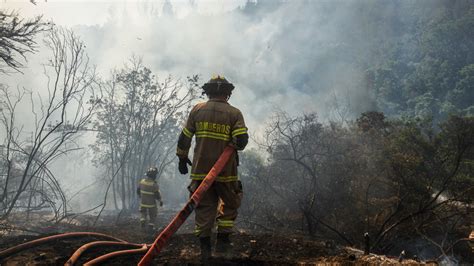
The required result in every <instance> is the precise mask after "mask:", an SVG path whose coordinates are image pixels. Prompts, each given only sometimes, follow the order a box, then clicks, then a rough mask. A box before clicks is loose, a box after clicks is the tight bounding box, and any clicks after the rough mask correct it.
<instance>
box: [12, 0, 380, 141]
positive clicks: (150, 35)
mask: <svg viewBox="0 0 474 266" xmlns="http://www.w3.org/2000/svg"><path fill="white" fill-rule="evenodd" d="M47 4H48V3H42V6H43V8H44V6H46V7H48V6H47ZM59 4H61V5H59ZM59 4H58V3H54V2H51V4H50V5H51V9H53V11H49V12H50V13H51V14H53V15H51V16H50V17H46V18H48V19H49V18H51V19H53V22H54V18H55V17H57V18H58V20H59V21H60V22H61V23H62V24H67V23H66V22H67V21H68V20H67V19H66V18H65V14H63V13H64V12H65V13H68V12H69V13H71V14H72V12H74V10H73V9H72V8H75V9H76V10H78V12H79V10H81V8H84V7H86V8H88V9H90V10H94V8H95V7H97V9H99V10H102V13H100V12H98V11H97V10H96V11H91V13H90V17H89V16H88V15H87V13H84V12H82V14H83V19H82V20H81V19H80V18H78V16H77V14H75V15H74V16H73V15H71V21H70V23H71V24H68V25H66V26H68V27H71V28H72V29H73V30H74V31H75V32H76V33H77V34H78V35H79V36H80V37H81V38H82V40H83V41H84V42H85V44H86V46H87V52H88V54H89V57H90V59H91V61H92V63H94V64H95V65H97V67H98V69H99V71H100V73H101V74H102V75H103V76H104V77H105V78H107V75H108V74H109V73H110V71H111V70H112V69H114V68H120V67H122V66H123V64H124V63H125V62H127V61H128V60H129V59H130V58H131V57H132V56H138V57H141V58H142V59H143V62H144V64H145V65H146V66H148V67H149V68H151V69H152V70H153V71H154V72H155V73H158V77H161V78H163V77H165V76H167V75H172V76H174V77H177V78H183V79H184V78H185V77H186V76H190V75H194V74H198V75H200V77H201V82H204V81H206V80H207V79H209V77H210V76H211V75H213V74H222V75H224V76H225V77H227V78H228V79H229V80H230V81H231V82H233V83H234V84H235V87H236V89H235V91H234V94H233V96H232V98H231V101H230V102H231V104H233V105H235V106H236V107H238V108H240V109H241V110H242V112H243V113H244V116H245V118H246V120H247V122H248V124H249V128H250V130H251V132H252V131H253V132H257V131H261V130H262V129H263V126H264V124H265V121H266V120H267V118H268V117H269V116H270V115H271V113H272V112H274V111H275V110H282V111H286V112H289V113H290V114H292V115H298V114H301V113H308V112H317V113H318V115H319V116H320V117H321V118H322V119H323V120H325V119H331V118H333V117H331V114H333V113H334V109H335V108H341V106H342V107H344V108H345V109H347V110H346V111H347V113H348V116H349V117H352V118H353V117H355V116H357V115H358V114H359V113H360V112H363V111H366V110H369V109H373V108H374V103H373V97H372V96H371V95H370V93H369V92H368V90H367V88H366V87H365V86H364V66H361V65H360V64H359V60H358V57H363V56H366V54H364V53H366V51H367V50H365V49H364V47H361V49H360V53H358V54H348V53H347V51H348V50H351V51H353V50H354V49H347V48H348V47H350V46H353V45H359V46H360V45H361V44H360V43H363V42H362V40H357V39H355V38H352V37H351V36H347V35H348V33H351V32H358V29H357V28H356V27H357V26H358V23H359V20H360V18H357V17H354V16H353V15H352V13H353V12H352V11H353V10H354V8H355V7H356V4H355V2H354V1H263V0H261V1H257V2H252V1H248V3H247V2H246V1H230V2H229V1H217V0H216V1H138V2H126V1H117V2H89V1H66V2H62V3H59ZM10 5H11V6H14V4H13V3H11V4H10ZM34 8H36V7H35V6H34V5H30V6H26V7H23V8H22V9H20V12H24V13H27V14H28V13H32V11H31V10H29V9H34ZM61 10H63V11H64V12H63V13H61V12H60V11H61ZM50 13H48V14H50ZM58 14H62V16H59V15H58ZM99 17H100V18H99ZM91 22H97V23H98V24H91ZM351 27H353V28H354V29H353V30H352V29H351ZM349 35H350V34H349ZM355 42H356V43H355ZM37 57H38V56H37ZM38 61H40V60H38ZM35 63H38V62H35V61H34V60H33V61H32V63H31V64H29V65H28V67H31V68H34V67H35V66H34V65H33V64H35ZM37 74H38V73H34V76H35V77H36V76H37ZM28 79H29V77H28V76H25V77H24V80H28ZM336 106H337V107H336Z"/></svg>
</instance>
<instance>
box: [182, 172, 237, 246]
mask: <svg viewBox="0 0 474 266" xmlns="http://www.w3.org/2000/svg"><path fill="white" fill-rule="evenodd" d="M200 183H201V181H197V180H193V181H192V182H191V184H190V185H189V187H188V189H189V191H190V192H191V194H192V193H193V192H194V191H195V190H196V189H197V187H198V186H199V184H200ZM242 195H243V192H242V183H241V182H240V181H231V182H214V184H212V186H211V187H210V188H209V190H208V191H206V193H205V194H204V196H203V198H202V200H201V203H199V205H198V206H197V208H196V214H195V217H196V219H195V220H196V227H195V230H194V233H195V235H196V236H198V237H208V236H211V232H212V228H213V227H214V223H215V222H217V232H218V233H224V234H227V233H229V234H230V233H232V232H233V228H234V221H235V219H236V218H237V209H238V208H239V207H240V203H241V201H242Z"/></svg>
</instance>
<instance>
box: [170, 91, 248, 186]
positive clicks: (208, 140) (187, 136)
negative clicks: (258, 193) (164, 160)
mask: <svg viewBox="0 0 474 266" xmlns="http://www.w3.org/2000/svg"><path fill="white" fill-rule="evenodd" d="M242 134H247V127H246V126H245V122H244V118H243V116H242V113H241V112H240V110H239V109H237V108H235V107H233V106H232V105H230V104H229V103H227V102H226V101H223V100H217V99H211V100H209V101H207V102H205V103H199V104H197V105H195V106H194V107H193V109H192V110H191V112H190V113H189V116H188V120H187V121H186V125H185V127H184V128H183V131H182V135H181V137H180V139H179V141H178V148H177V151H176V155H178V156H179V157H187V156H188V153H189V148H190V147H191V141H192V137H193V136H196V145H195V147H194V156H193V166H192V169H191V178H192V179H193V180H202V179H204V177H205V176H206V174H207V173H208V172H209V171H210V170H211V168H212V166H213V165H214V163H215V162H216V161H217V159H218V158H219V156H220V155H221V153H222V152H223V151H224V148H225V147H226V146H227V145H228V144H229V143H230V142H231V141H233V138H235V137H236V136H238V135H242ZM236 180H238V177H237V152H235V153H234V154H233V155H232V156H231V158H230V160H229V162H228V163H227V165H226V167H225V168H224V169H223V170H222V172H221V173H220V174H219V176H218V177H217V179H216V181H217V182H229V181H236Z"/></svg>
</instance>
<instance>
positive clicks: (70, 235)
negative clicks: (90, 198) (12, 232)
mask: <svg viewBox="0 0 474 266" xmlns="http://www.w3.org/2000/svg"><path fill="white" fill-rule="evenodd" d="M87 236H96V237H103V238H108V239H111V240H115V241H117V242H126V241H124V240H122V239H119V238H116V237H113V236H109V235H106V234H102V233H95V232H71V233H64V234H59V235H52V236H47V237H43V238H39V239H35V240H32V241H29V242H26V243H22V244H19V245H16V246H14V247H11V248H7V249H5V250H2V251H0V260H3V259H5V258H6V257H8V256H11V255H13V254H15V253H18V252H20V251H23V250H25V249H29V248H32V247H35V246H38V245H41V244H44V243H47V242H50V241H54V240H58V239H64V238H73V237H87Z"/></svg>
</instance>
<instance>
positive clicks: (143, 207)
mask: <svg viewBox="0 0 474 266" xmlns="http://www.w3.org/2000/svg"><path fill="white" fill-rule="evenodd" d="M157 174H158V169H157V168H156V167H150V168H149V169H148V170H147V171H146V173H145V177H144V178H142V179H141V180H140V182H139V184H138V187H137V194H138V197H140V225H141V227H142V228H143V229H145V227H146V221H147V216H149V218H150V220H149V222H148V227H149V228H150V229H154V228H155V220H156V216H157V213H158V209H157V206H156V201H158V202H159V203H160V207H161V206H163V201H162V200H161V194H160V189H159V187H158V184H157V183H156V175H157Z"/></svg>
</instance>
